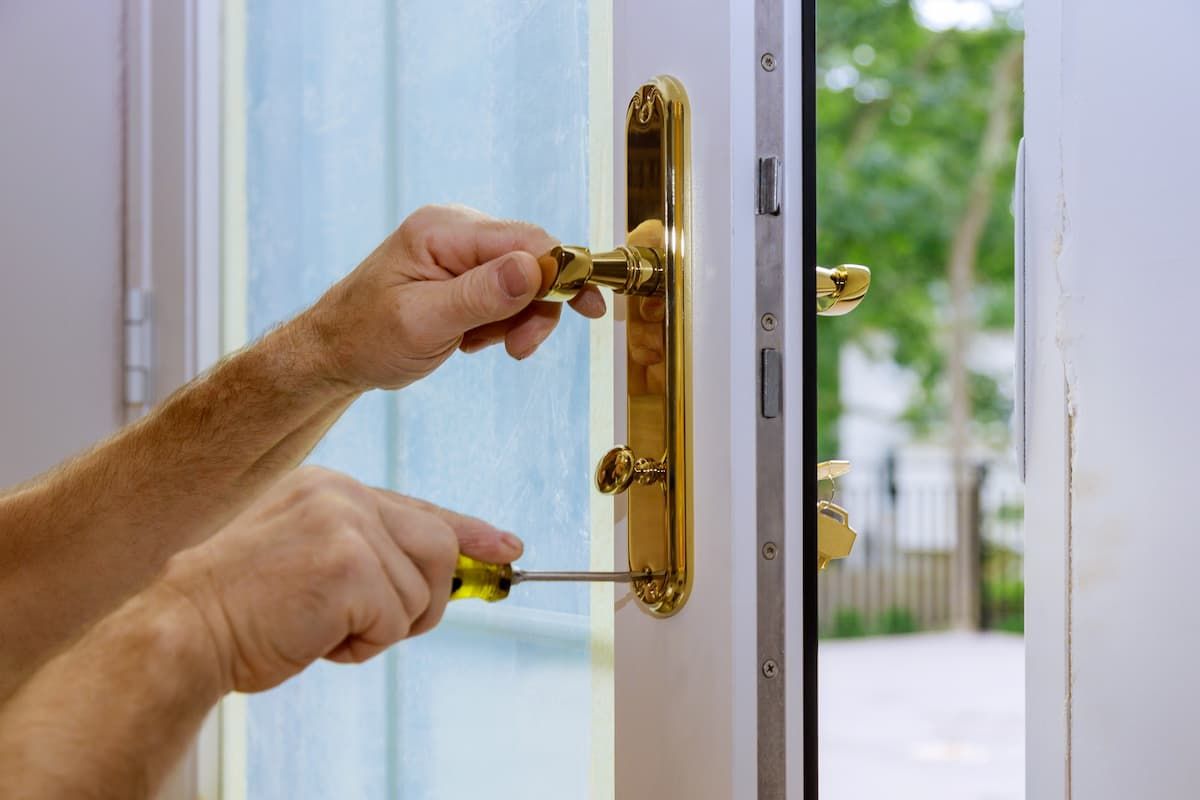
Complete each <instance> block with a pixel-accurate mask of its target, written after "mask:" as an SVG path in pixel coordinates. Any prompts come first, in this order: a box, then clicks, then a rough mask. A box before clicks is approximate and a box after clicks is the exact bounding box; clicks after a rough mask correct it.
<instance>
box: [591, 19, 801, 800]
mask: <svg viewBox="0 0 1200 800" xmlns="http://www.w3.org/2000/svg"><path fill="white" fill-rule="evenodd" d="M809 6H810V4H808V3H801V2H787V3H785V2H783V1H782V0H778V2H753V1H752V0H740V1H739V0H709V1H708V2H699V3H698V2H695V0H670V1H669V2H668V1H663V2H654V3H645V2H639V0H617V2H616V3H615V8H616V10H615V15H614V26H613V42H614V48H613V53H614V66H613V75H614V80H613V85H614V91H615V95H616V97H615V98H614V123H615V127H614V134H613V141H614V142H617V143H618V148H617V154H616V158H615V159H614V170H615V174H616V179H615V185H616V186H618V187H621V186H622V180H623V164H622V163H621V162H622V158H623V156H622V151H621V148H620V145H621V143H622V141H623V128H624V108H625V105H626V103H627V102H628V99H627V98H628V95H629V93H630V92H631V91H632V89H633V88H635V87H636V86H637V85H639V84H640V83H641V82H642V81H644V80H645V79H646V78H648V77H650V76H653V75H656V74H662V73H666V74H671V75H674V76H676V77H677V78H679V79H680V81H681V82H682V83H683V85H684V86H685V87H686V89H687V91H688V95H689V98H690V101H691V109H692V131H691V133H692V161H693V170H694V174H693V184H692V204H693V220H692V226H693V240H694V248H693V261H692V264H693V298H692V302H693V307H694V309H695V319H694V322H693V329H692V330H693V341H692V347H693V366H694V371H695V375H694V381H695V383H694V386H695V407H694V420H695V439H694V442H693V446H694V453H693V458H694V465H695V481H696V492H695V534H694V537H695V538H694V541H695V558H696V577H695V585H694V587H693V593H692V596H691V599H690V600H689V602H688V604H687V605H686V606H685V608H684V609H683V610H682V611H681V612H680V613H679V614H678V615H677V616H675V617H671V618H669V619H667V620H658V619H653V618H650V617H648V616H646V615H645V614H641V613H639V612H638V611H637V610H636V609H635V608H634V607H632V606H630V607H628V608H626V609H623V610H621V611H618V613H617V615H616V632H617V635H616V677H615V680H616V715H617V716H616V719H617V722H616V741H617V745H616V775H617V797H620V798H626V797H629V798H643V797H645V798H652V797H687V798H703V799H704V800H707V799H709V798H712V800H716V799H717V798H739V799H740V798H752V797H760V798H784V797H787V798H800V797H804V796H805V795H804V789H805V785H806V781H805V778H806V777H807V778H808V779H809V781H812V782H811V783H807V785H808V786H809V787H810V789H809V791H810V795H809V796H810V797H812V796H815V764H812V763H811V759H812V754H813V753H814V752H815V749H806V748H805V734H806V732H807V733H810V734H811V733H813V732H814V731H813V730H812V729H808V728H806V725H805V711H806V709H805V707H804V699H805V696H806V688H807V689H808V691H809V692H811V690H812V688H813V687H814V686H815V661H814V660H813V657H814V656H815V653H814V652H813V650H812V648H813V647H815V637H811V638H808V641H805V639H806V634H807V635H809V636H811V632H812V631H811V629H810V628H809V622H808V620H806V618H805V613H804V612H805V607H804V603H803V600H804V598H805V588H806V585H807V580H806V579H811V578H812V577H815V545H814V546H810V547H808V548H807V549H808V550H811V551H812V552H811V553H809V554H808V555H810V556H811V557H812V558H811V560H810V558H807V557H806V552H805V549H806V548H805V547H804V544H803V543H804V535H805V531H804V521H805V520H806V519H807V518H808V516H811V515H806V514H805V512H804V509H805V508H811V507H812V506H811V503H810V504H808V505H806V504H805V502H804V501H805V498H806V497H807V496H808V495H807V492H806V487H809V486H812V487H813V488H814V490H815V480H814V479H813V475H812V473H813V471H814V470H815V457H814V454H813V453H811V452H810V453H808V454H806V452H805V443H806V440H805V433H806V431H805V426H804V420H805V418H806V417H805V415H806V414H810V415H811V413H812V408H811V407H809V408H806V407H805V405H804V399H805V396H806V393H805V385H806V384H805V370H804V369H803V367H804V366H805V363H804V356H803V354H804V353H805V349H804V344H805V342H804V339H803V333H804V332H805V331H806V330H807V331H812V329H813V328H812V325H811V321H812V320H813V319H815V317H813V316H812V315H813V314H814V313H815V312H814V310H813V308H812V306H813V299H812V294H813V292H812V290H811V289H810V287H809V286H808V283H807V281H805V280H804V277H803V276H804V274H805V270H807V271H808V272H811V270H812V266H813V263H812V262H811V260H809V259H811V255H812V254H811V251H808V259H806V258H805V253H806V250H805V248H806V247H811V246H812V245H811V243H806V242H805V241H804V232H805V231H804V215H805V213H806V212H807V211H811V209H805V208H804V205H803V201H804V200H805V199H808V197H809V196H808V195H807V194H806V192H805V185H806V183H805V176H804V174H803V171H802V169H803V167H804V166H805V161H804V157H803V156H804V142H803V137H802V131H803V125H804V123H805V120H804V119H803V118H802V113H801V112H802V106H803V103H804V100H805V92H804V91H803V86H802V80H803V77H804V76H803V67H804V64H805V57H806V56H805V49H804V48H803V46H802V40H803V37H804V36H805V35H806V34H807V33H811V32H806V31H803V30H802V29H801V24H802V21H803V20H802V16H804V13H805V11H806V10H807V9H808V8H809ZM809 19H810V20H811V16H810V17H809ZM809 52H810V53H811V51H809ZM809 57H811V55H810V56H809ZM809 66H811V64H810V65H809ZM767 67H771V68H772V69H770V70H768V69H767ZM770 157H776V158H778V159H779V160H780V162H779V163H780V164H781V165H782V180H781V183H782V185H781V195H782V200H781V208H780V211H781V213H780V214H779V215H778V216H773V215H770V214H762V215H760V214H757V213H756V212H757V210H758V205H759V197H758V190H759V176H758V168H759V159H763V158H770ZM616 207H617V208H618V209H621V208H623V205H622V197H621V196H620V194H619V193H618V196H617V198H616ZM618 219H619V215H618ZM809 232H810V233H811V227H810V229H809ZM614 235H623V231H617V232H616V233H615V234H614ZM775 248H778V249H777V250H776V249H775ZM806 290H807V291H806ZM765 314H771V315H772V316H773V317H775V320H776V322H775V325H774V326H771V327H772V330H769V331H768V330H766V329H765V328H766V327H767V326H764V325H763V324H762V321H761V320H762V318H763V316H764V315H765ZM810 344H811V342H810ZM617 346H618V348H619V349H620V348H621V342H620V341H618V343H617ZM766 347H769V348H772V349H776V350H777V351H778V352H780V353H782V355H783V363H784V365H785V369H784V376H783V410H782V413H781V414H780V415H779V416H778V417H777V418H774V419H771V420H765V421H764V420H763V417H762V414H761V402H762V399H761V396H760V392H761V390H762V389H761V385H760V375H759V365H760V363H761V362H760V359H761V356H760V352H761V350H762V349H763V348H766ZM807 366H809V367H810V368H811V369H812V370H813V371H814V372H815V364H814V363H811V362H810V363H809V364H808V365H807ZM619 395H620V393H618V396H619ZM618 418H619V419H620V418H623V415H622V414H620V413H619V414H618ZM808 419H809V420H810V421H811V420H812V419H813V417H811V416H810V417H809V418H808ZM761 427H765V428H766V430H765V431H763V430H761V429H760V428H761ZM764 434H765V435H764ZM764 444H765V447H764ZM760 449H761V451H760ZM810 499H813V500H814V501H815V498H810ZM618 528H620V526H619V525H618ZM760 537H761V538H760ZM623 538H624V537H623V535H621V534H618V536H617V541H618V542H620V541H623ZM763 540H771V541H774V543H775V544H776V546H777V548H778V550H777V552H778V553H779V554H780V555H779V557H778V558H777V560H775V561H774V563H771V562H766V561H764V558H763V555H762V552H763V548H762V544H763ZM617 558H618V560H620V559H621V558H622V555H621V554H620V553H618V556H617ZM764 566H766V567H767V568H768V569H771V570H775V574H767V575H764V574H763V573H762V572H760V568H762V567H764ZM806 567H807V571H806V569H805V568H806ZM760 581H761V582H762V584H763V585H762V588H761V590H760V588H759V587H760ZM785 587H786V589H785ZM808 610H809V611H813V610H814V609H813V608H812V603H810V604H809V609H808ZM773 637H779V638H778V639H774V641H773V645H774V646H770V645H769V644H768V642H769V641H771V640H772V639H773ZM784 640H785V641H784ZM781 641H782V642H783V647H782V648H780V647H779V646H778V644H779V642H781ZM767 661H771V662H773V663H774V665H775V666H774V668H767V669H764V665H765V663H766V662H767ZM764 672H765V673H766V674H764ZM768 675H769V676H770V677H768ZM806 679H807V680H806ZM808 698H809V699H810V701H811V699H812V695H811V694H808ZM781 706H782V707H781ZM809 706H810V707H809V708H808V709H807V711H808V713H809V714H815V709H814V708H812V703H811V702H810V703H809ZM813 719H814V717H809V723H810V724H811V723H812V720H813ZM809 739H810V742H809V744H810V745H811V744H815V741H812V740H813V737H812V736H811V735H810V736H809Z"/></svg>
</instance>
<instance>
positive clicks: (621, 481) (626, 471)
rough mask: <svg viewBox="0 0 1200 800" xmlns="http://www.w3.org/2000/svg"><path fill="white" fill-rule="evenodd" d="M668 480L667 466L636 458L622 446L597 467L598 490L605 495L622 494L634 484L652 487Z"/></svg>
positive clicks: (603, 459) (608, 453) (610, 453)
mask: <svg viewBox="0 0 1200 800" xmlns="http://www.w3.org/2000/svg"><path fill="white" fill-rule="evenodd" d="M666 478H667V465H666V464H664V463H663V462H662V461H652V460H651V459H649V458H635V457H634V455H633V451H632V450H630V449H629V448H628V447H625V446H624V445H622V446H621V447H614V448H613V449H612V450H609V451H608V452H607V453H605V454H604V457H603V458H601V459H600V463H599V464H597V465H596V488H597V489H599V490H600V491H601V493H603V494H620V493H621V492H623V491H625V490H626V489H628V488H629V487H630V486H632V485H633V484H634V483H638V484H640V485H642V486H650V485H652V484H655V483H662V482H663V481H664V480H666Z"/></svg>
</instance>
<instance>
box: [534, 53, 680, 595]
mask: <svg viewBox="0 0 1200 800" xmlns="http://www.w3.org/2000/svg"><path fill="white" fill-rule="evenodd" d="M690 116H691V112H690V109H689V107H688V101H687V94H686V92H685V91H684V89H683V85H682V84H680V83H679V81H677V80H675V79H674V78H671V77H667V76H662V77H658V78H655V79H654V80H652V81H650V82H649V83H646V84H643V85H642V86H641V87H640V88H639V89H638V90H637V92H635V93H634V95H633V99H632V100H630V102H629V107H628V110H627V112H626V115H625V155H626V164H625V221H626V226H625V230H626V235H625V244H624V245H623V246H621V247H617V248H616V249H614V250H610V251H608V252H604V253H592V252H591V251H590V250H588V249H587V248H584V247H575V246H571V245H564V246H560V247H556V248H554V249H553V250H551V251H550V252H549V253H546V254H545V255H543V256H542V257H541V258H539V259H538V264H539V265H540V266H541V268H542V286H541V291H540V292H539V297H541V298H542V299H544V300H557V301H565V300H570V299H571V298H573V297H575V296H576V295H577V294H579V292H581V291H582V290H583V289H584V288H585V287H587V286H605V287H608V288H609V289H612V290H613V292H615V293H616V294H617V295H618V296H619V299H618V303H617V312H616V317H617V319H618V320H622V319H623V320H624V323H625V343H626V358H625V363H626V382H625V383H626V392H627V423H628V431H627V435H628V437H629V438H628V442H629V443H628V445H622V446H620V447H616V448H614V449H612V450H610V451H609V452H608V453H607V454H606V455H605V456H604V457H603V458H602V459H601V460H600V463H599V465H598V466H597V468H596V486H597V488H598V489H599V490H600V491H601V492H603V493H605V494H621V493H624V494H625V496H626V498H627V500H628V514H627V517H626V524H627V527H628V540H629V570H630V572H632V573H635V574H638V575H645V576H646V577H644V578H635V579H634V580H633V582H632V583H633V591H634V594H635V595H636V597H637V599H638V603H639V605H640V606H641V607H642V608H643V609H644V610H646V611H647V612H649V613H650V614H653V615H655V616H660V617H666V616H670V615H671V614H674V613H675V612H677V611H679V609H680V608H682V607H683V604H684V603H685V602H686V601H687V598H688V594H689V592H690V591H691V586H692V571H693V567H692V465H691V457H690V450H691V442H692V428H691V414H692V389H691V375H690V366H691V341H690V339H691V324H692V320H691V309H690V308H689V303H688V301H689V299H690V296H691V292H690V286H689V282H690V270H691V264H690V263H689V253H688V247H689V241H690V233H691V230H690V213H691V209H690V190H691V179H690V168H691V167H690V160H689V159H690V154H689V150H690V140H689V137H690V133H689V130H688V126H689V124H690Z"/></svg>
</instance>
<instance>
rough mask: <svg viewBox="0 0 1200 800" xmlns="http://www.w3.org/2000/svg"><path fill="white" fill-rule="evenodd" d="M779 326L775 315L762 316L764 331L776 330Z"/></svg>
mask: <svg viewBox="0 0 1200 800" xmlns="http://www.w3.org/2000/svg"><path fill="white" fill-rule="evenodd" d="M777 324H779V320H777V319H775V315H774V314H763V315H762V326H763V330H764V331H773V330H775V326H776V325H777Z"/></svg>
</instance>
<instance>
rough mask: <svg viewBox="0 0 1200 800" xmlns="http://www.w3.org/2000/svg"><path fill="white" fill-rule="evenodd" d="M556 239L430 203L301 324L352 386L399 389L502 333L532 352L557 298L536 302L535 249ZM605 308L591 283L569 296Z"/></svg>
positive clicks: (586, 311)
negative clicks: (451, 358)
mask: <svg viewBox="0 0 1200 800" xmlns="http://www.w3.org/2000/svg"><path fill="white" fill-rule="evenodd" d="M556 244H558V242H557V241H556V240H555V239H553V238H551V237H550V235H549V234H547V233H546V232H545V231H543V230H542V229H541V228H538V227H536V226H534V225H529V224H526V223H522V222H512V221H506V220H498V219H493V218H492V217H488V216H486V215H484V214H481V213H479V212H477V211H473V210H471V209H468V208H465V207H461V206H426V207H425V208H422V209H419V210H418V211H416V212H414V213H413V214H412V216H410V217H409V218H408V219H406V220H405V221H404V223H403V224H402V225H401V226H400V227H399V228H397V229H396V231H395V232H393V233H392V234H391V235H390V236H389V237H388V238H387V239H386V240H384V242H383V243H382V244H381V245H379V247H377V248H376V249H375V251H374V252H373V253H371V255H369V256H367V258H366V259H365V260H364V261H363V262H362V263H361V264H359V266H358V267H357V268H356V269H355V270H354V271H353V272H352V273H350V274H349V275H348V276H346V278H344V279H343V280H342V281H340V282H339V283H337V284H336V285H334V286H333V287H332V288H331V289H330V290H329V291H328V292H327V293H326V294H325V296H324V297H322V298H321V299H320V300H319V301H318V302H317V303H316V305H314V306H313V307H312V308H311V309H309V311H308V312H306V313H305V314H303V315H301V317H300V318H299V319H298V320H297V323H299V324H301V325H302V326H307V329H308V331H310V332H311V333H312V334H314V335H315V341H316V342H318V346H317V347H318V350H319V352H320V353H321V354H322V355H323V359H320V360H319V362H318V366H319V368H320V369H321V370H322V371H323V372H325V373H326V374H328V376H329V377H330V378H332V379H334V380H336V381H338V382H341V383H344V384H346V385H348V386H350V387H352V388H354V389H356V390H358V391H364V390H367V389H373V388H386V389H397V388H400V387H403V386H407V385H408V384H410V383H412V382H414V381H416V380H419V379H420V378H423V377H425V376H426V375H428V374H429V373H431V372H433V370H435V369H436V368H437V367H438V366H439V365H440V364H441V363H442V362H443V361H445V360H446V359H447V358H449V357H450V355H451V354H452V353H453V352H454V351H455V350H456V349H459V348H461V349H462V350H463V351H464V352H468V353H470V352H475V351H477V350H482V349H483V348H485V347H488V346H489V345H492V344H496V343H498V342H501V341H503V342H504V345H505V349H506V350H507V351H508V353H509V355H511V356H513V357H514V358H518V359H520V358H525V357H527V356H529V355H530V354H532V353H533V351H534V350H536V349H537V347H538V345H540V344H541V343H542V342H543V341H545V339H546V337H547V336H549V335H550V332H551V331H553V330H554V326H555V325H556V324H557V323H558V318H559V314H560V313H561V311H562V306H561V304H559V303H546V302H535V300H534V295H535V294H536V293H537V291H538V288H539V286H540V284H541V280H542V274H541V270H540V268H539V267H538V264H537V256H539V255H541V254H542V253H545V252H546V251H547V250H549V249H550V248H552V247H553V246H555V245H556ZM571 306H572V307H573V308H574V309H575V310H576V311H578V312H579V313H580V314H582V315H584V316H585V317H591V318H596V317H600V316H603V314H604V299H603V297H602V296H601V295H600V292H599V291H598V290H597V289H595V288H589V289H587V290H585V291H584V292H582V293H581V294H580V295H579V296H578V297H576V298H575V299H574V300H572V301H571Z"/></svg>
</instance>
